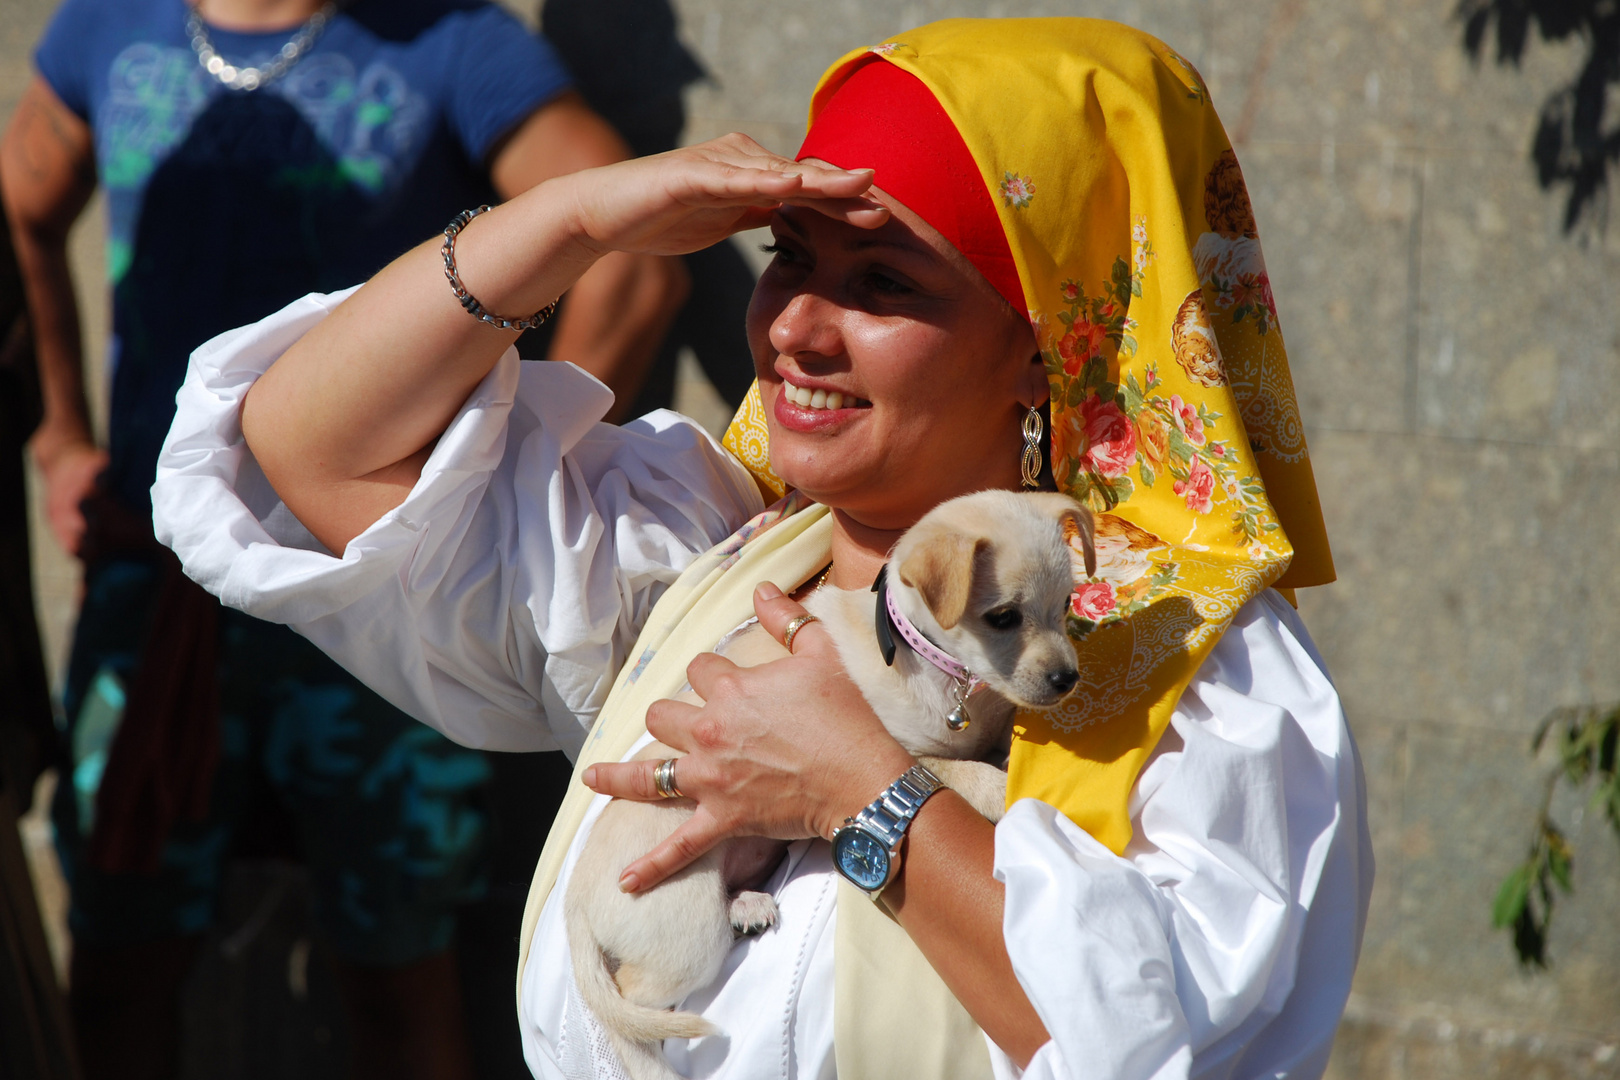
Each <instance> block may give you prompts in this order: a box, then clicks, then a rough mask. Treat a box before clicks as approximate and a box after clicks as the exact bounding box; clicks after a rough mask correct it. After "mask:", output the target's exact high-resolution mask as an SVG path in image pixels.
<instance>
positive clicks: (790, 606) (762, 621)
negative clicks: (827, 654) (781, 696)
mask: <svg viewBox="0 0 1620 1080" xmlns="http://www.w3.org/2000/svg"><path fill="white" fill-rule="evenodd" d="M754 614H755V615H757V616H759V625H760V626H763V627H764V628H765V630H766V632H767V633H769V634H770V635H771V637H773V638H775V639H776V640H777V641H779V642H781V644H782V645H783V646H786V645H787V628H788V626H789V625H790V624H791V623H792V622H793V620H794V619H797V618H798V617H799V616H801V615H806V614H808V612H806V611H805V610H804V605H803V604H801V603H799V602H798V601H797V600H795V599H793V597H791V596H785V595H783V593H782V590H781V589H778V588H777V587H776V586H775V585H773V584H772V583H771V582H769V581H764V582H761V583H760V585H759V587H758V588H756V589H755V590H754ZM831 647H832V638H831V637H830V636H829V635H828V634H827V629H826V627H824V626H822V625H821V621H820V620H819V619H811V620H810V621H809V622H806V623H802V624H800V626H799V629H798V631H797V632H796V633H795V634H794V635H793V649H792V652H793V653H794V654H795V655H802V654H803V653H804V651H805V649H807V648H816V649H821V648H831ZM693 689H696V684H695V683H694V684H693ZM698 692H699V693H702V691H698Z"/></svg>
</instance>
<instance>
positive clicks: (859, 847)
mask: <svg viewBox="0 0 1620 1080" xmlns="http://www.w3.org/2000/svg"><path fill="white" fill-rule="evenodd" d="M833 861H834V862H835V863H836V864H837V865H838V869H839V871H840V872H842V873H843V875H844V876H845V877H847V878H849V880H850V881H853V882H854V883H855V884H856V885H858V886H860V887H861V888H863V889H865V890H867V891H868V892H870V891H872V890H873V889H880V888H882V887H883V884H884V883H885V882H887V881H888V880H889V849H888V848H886V847H884V846H883V845H882V844H881V843H879V842H878V840H877V838H876V837H874V836H873V835H872V834H870V833H868V832H864V831H862V830H860V829H849V828H846V829H844V830H843V831H842V832H840V833H839V834H838V837H837V839H836V840H835V841H834V842H833Z"/></svg>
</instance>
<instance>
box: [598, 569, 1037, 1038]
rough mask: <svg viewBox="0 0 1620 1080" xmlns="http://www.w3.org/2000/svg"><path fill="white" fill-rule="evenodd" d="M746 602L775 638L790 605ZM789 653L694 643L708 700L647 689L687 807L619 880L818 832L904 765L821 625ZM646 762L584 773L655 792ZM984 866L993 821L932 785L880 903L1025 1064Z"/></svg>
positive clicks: (764, 593)
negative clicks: (742, 663) (729, 652)
mask: <svg viewBox="0 0 1620 1080" xmlns="http://www.w3.org/2000/svg"><path fill="white" fill-rule="evenodd" d="M754 610H755V612H756V613H757V614H758V615H759V619H760V624H761V625H763V626H764V627H765V628H766V629H768V630H769V631H770V632H771V634H772V635H773V636H775V637H776V638H777V640H779V641H780V640H781V637H782V630H783V629H784V628H785V627H786V625H787V623H788V621H789V620H790V619H791V618H793V617H794V616H796V615H798V614H801V613H802V612H803V611H804V609H803V608H802V607H800V606H799V605H798V604H797V603H796V602H794V601H793V600H791V599H789V598H787V597H785V596H782V595H781V593H780V592H778V591H777V590H776V589H775V586H771V585H765V586H761V587H760V591H759V592H758V593H756V594H755V598H754ZM793 651H794V656H793V658H792V659H789V660H783V661H779V662H777V663H773V664H765V665H762V666H760V667H754V668H748V669H746V670H744V669H740V668H737V667H736V666H735V665H734V664H732V663H731V661H729V660H726V659H724V658H722V657H719V656H716V655H714V654H712V653H706V654H704V655H702V656H699V657H698V658H697V659H696V660H694V661H693V662H692V664H691V666H690V667H688V669H687V674H688V676H689V678H690V679H691V682H692V687H693V689H694V690H696V691H697V692H698V693H699V694H700V695H701V696H702V697H703V698H704V700H705V702H706V703H707V704H706V705H704V706H703V707H702V708H701V709H700V708H699V707H697V706H693V705H689V704H685V703H681V702H675V701H661V702H658V703H656V704H655V705H653V707H652V708H651V709H649V710H648V712H647V730H648V731H649V732H650V733H651V734H652V735H653V737H654V738H656V739H658V740H659V741H660V742H662V743H664V744H665V745H667V746H672V747H674V748H675V749H677V750H681V751H683V752H685V753H686V754H687V756H686V757H683V758H682V759H681V764H680V767H679V771H678V776H679V782H680V787H681V791H682V792H684V793H685V794H687V795H688V796H691V797H692V798H694V799H695V800H696V802H697V804H698V809H697V813H696V814H694V815H693V816H692V817H691V818H690V819H689V820H688V821H687V822H686V824H684V825H682V826H681V827H680V828H679V829H677V830H676V831H675V832H674V833H673V834H672V835H671V836H670V837H669V838H668V839H667V840H665V841H664V842H663V843H662V844H660V845H659V846H658V847H656V848H654V849H653V850H652V851H651V852H649V853H648V854H647V855H646V856H644V857H642V858H640V859H637V860H636V861H635V862H633V863H631V864H630V865H629V866H628V867H627V868H626V870H625V873H626V878H621V879H620V887H621V888H626V889H628V890H630V891H637V890H640V889H644V888H650V887H652V886H653V885H655V884H657V883H658V882H659V881H662V880H663V879H664V878H666V877H668V876H669V875H670V874H673V873H674V872H676V871H677V870H679V869H680V868H681V867H683V866H685V865H686V864H687V863H689V862H691V861H692V860H693V859H695V858H696V857H697V856H698V855H701V854H702V853H703V852H704V851H707V850H708V849H709V848H710V847H712V846H713V845H714V844H716V843H718V842H719V841H720V840H723V839H725V838H726V837H728V836H734V835H748V834H759V833H764V834H766V835H771V836H777V837H779V838H781V839H795V838H799V837H806V836H820V837H822V838H829V837H831V835H832V832H833V830H834V829H835V828H836V827H837V826H838V825H840V824H842V822H843V821H844V819H845V818H848V817H854V816H855V815H856V814H857V813H859V812H860V811H861V810H862V809H863V808H865V807H866V806H867V804H869V803H870V802H871V801H872V800H873V799H875V798H876V797H877V795H878V793H879V792H881V791H882V790H883V789H884V788H885V787H886V786H887V785H888V784H889V783H890V782H891V781H893V780H894V779H895V777H897V776H899V775H900V774H901V773H903V772H905V771H906V769H908V768H910V767H911V766H912V765H914V764H915V763H916V759H915V758H913V757H912V756H911V755H910V754H908V753H906V751H905V749H904V748H903V747H902V746H901V745H900V744H899V743H898V742H896V741H895V739H894V738H893V737H892V736H891V735H890V734H889V733H888V732H887V731H886V730H884V728H883V726H882V724H881V722H880V721H879V720H878V718H877V717H876V716H875V715H873V713H872V710H871V707H870V706H869V705H867V704H866V701H865V699H864V698H863V697H862V696H861V693H860V690H859V689H858V688H857V687H856V686H855V684H854V682H853V681H851V680H850V679H849V678H848V676H846V675H845V674H844V673H843V667H842V665H841V664H840V663H839V661H838V657H837V650H836V647H835V646H834V644H833V642H832V640H831V638H830V637H829V636H828V635H827V634H826V633H825V632H824V631H823V630H822V629H821V628H820V627H819V626H817V625H815V624H811V625H810V626H807V627H805V629H804V630H803V631H801V632H800V634H799V636H798V637H796V638H795V639H794V642H793ZM789 702H791V703H793V705H792V707H791V709H790V707H789V706H788V704H787V703H789ZM652 767H653V763H651V762H643V761H637V762H627V763H623V764H612V765H595V766H592V767H591V768H589V769H587V770H586V771H585V774H584V777H583V779H584V781H585V783H586V784H587V785H588V786H589V787H591V788H592V789H593V790H595V791H599V792H604V793H606V794H609V795H615V796H619V797H622V798H632V799H643V800H649V799H655V798H657V797H658V796H657V792H656V790H655V788H654V786H653V781H652ZM994 868H995V827H994V826H993V825H991V824H990V822H988V821H986V820H985V819H984V818H983V817H981V816H979V813H978V812H977V811H976V810H974V809H973V808H972V807H971V806H970V805H968V803H967V802H966V801H965V800H964V799H963V798H962V797H961V796H959V795H957V794H956V793H955V792H954V791H949V790H946V791H941V792H939V793H938V794H936V795H935V796H934V797H933V798H931V799H929V800H928V802H927V803H926V804H925V805H924V806H923V808H922V810H921V811H919V812H918V814H917V818H916V820H915V821H913V822H912V826H911V829H910V831H909V832H908V834H907V837H906V843H905V849H904V851H903V854H902V860H901V871H900V876H899V877H897V878H896V879H895V880H894V881H893V882H892V883H891V884H890V885H889V887H888V888H887V889H886V890H884V893H883V896H882V903H883V904H885V905H886V906H887V907H888V908H889V910H890V911H892V912H893V913H894V915H895V918H896V919H897V920H898V921H899V923H900V925H901V926H902V927H904V928H905V930H906V932H907V933H908V934H910V935H911V939H912V941H914V942H915V943H916V944H917V947H918V948H919V949H920V950H922V953H923V955H924V956H926V957H927V958H928V962H929V963H930V964H932V965H933V968H934V970H935V971H936V972H938V973H939V976H940V978H941V979H943V980H945V985H946V986H948V987H950V989H951V993H952V994H954V995H955V996H956V999H957V1000H958V1001H960V1002H961V1003H962V1007H963V1008H965V1009H967V1011H968V1013H969V1015H971V1016H972V1017H973V1019H974V1020H976V1021H977V1022H978V1024H979V1026H980V1027H981V1028H983V1029H984V1032H985V1034H987V1035H988V1036H990V1038H991V1039H993V1040H994V1041H995V1043H996V1045H997V1046H999V1047H1001V1049H1002V1050H1003V1051H1005V1052H1006V1053H1007V1055H1008V1056H1009V1057H1011V1058H1012V1059H1013V1060H1014V1061H1016V1062H1017V1063H1018V1064H1019V1066H1020V1067H1023V1066H1025V1065H1027V1064H1028V1063H1029V1060H1030V1058H1031V1057H1033V1056H1034V1054H1035V1052H1036V1051H1037V1050H1039V1049H1040V1048H1041V1047H1042V1046H1043V1045H1045V1043H1046V1042H1047V1039H1048V1035H1047V1031H1046V1027H1045V1025H1044V1024H1043V1023H1042V1022H1041V1018H1040V1015H1039V1014H1038V1013H1036V1011H1035V1007H1034V1006H1033V1005H1032V1004H1030V1001H1029V996H1028V995H1027V994H1025V993H1024V988H1023V987H1022V986H1021V985H1020V984H1019V982H1018V978H1017V976H1016V975H1015V974H1014V972H1013V967H1012V960H1011V959H1010V958H1009V956H1008V954H1007V943H1006V938H1005V937H1004V935H1003V931H1002V912H1003V909H1004V907H1005V900H1006V887H1005V886H1003V885H1002V884H1001V883H1000V882H999V881H997V880H996V879H995V876H994ZM627 879H630V880H627Z"/></svg>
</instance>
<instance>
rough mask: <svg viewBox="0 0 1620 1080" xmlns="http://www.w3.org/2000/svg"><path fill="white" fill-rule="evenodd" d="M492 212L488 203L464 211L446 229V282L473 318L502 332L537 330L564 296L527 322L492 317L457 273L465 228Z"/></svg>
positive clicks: (444, 250) (457, 300)
mask: <svg viewBox="0 0 1620 1080" xmlns="http://www.w3.org/2000/svg"><path fill="white" fill-rule="evenodd" d="M488 209H489V205H488V204H487V203H486V204H485V205H483V206H480V207H479V208H478V209H476V210H463V211H462V212H461V213H459V214H457V215H456V216H455V217H454V218H452V219H451V221H450V224H448V225H446V226H445V227H444V246H443V247H442V248H440V249H439V251H440V254H442V255H443V256H444V276H445V279H446V280H447V281H449V282H450V291H451V292H453V293H455V295H456V302H457V303H459V304H460V305H461V306H462V308H463V309H465V310H466V312H467V314H469V315H471V316H472V317H473V318H475V319H482V320H483V321H484V322H487V323H489V325H491V326H498V327H500V328H501V329H502V330H519V331H521V330H533V329H534V328H535V327H537V326H539V325H540V324H541V323H543V322H545V321H546V320H547V319H549V318H551V313H552V312H554V311H556V310H557V303H558V301H560V300H561V299H562V297H560V296H559V297H557V299H556V300H553V301H552V302H551V303H549V304H547V305H546V306H545V307H543V308H541V309H540V310H539V311H537V312H535V313H534V314H533V315H530V316H529V317H528V318H527V319H507V318H502V317H501V316H499V315H491V314H490V313H489V312H487V311H485V310H484V305H483V304H480V303H479V302H478V298H477V297H475V296H473V294H472V293H470V292H468V291H467V286H465V285H463V284H462V283H461V275H460V274H458V273H457V272H456V236H457V235H458V234H459V233H460V232H461V230H462V229H465V228H466V227H467V223H468V222H469V221H471V220H472V219H473V218H475V217H477V216H478V215H479V214H482V213H483V212H484V211H486V210H488Z"/></svg>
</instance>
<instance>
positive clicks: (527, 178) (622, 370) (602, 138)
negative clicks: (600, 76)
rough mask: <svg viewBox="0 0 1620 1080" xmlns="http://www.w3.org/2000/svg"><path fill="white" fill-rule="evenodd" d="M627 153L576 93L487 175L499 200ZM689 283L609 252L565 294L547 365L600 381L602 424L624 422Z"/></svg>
mask: <svg viewBox="0 0 1620 1080" xmlns="http://www.w3.org/2000/svg"><path fill="white" fill-rule="evenodd" d="M629 156H630V148H629V147H628V146H626V145H625V144H624V140H622V139H621V138H619V136H618V133H617V132H615V131H614V130H613V129H612V128H611V127H609V126H608V124H607V123H606V121H604V120H603V119H602V118H601V117H600V116H597V115H596V113H594V112H592V111H591V109H590V108H589V107H588V106H587V105H586V104H585V102H584V99H582V98H581V97H580V96H579V95H578V94H576V93H568V94H563V95H562V96H561V97H558V98H556V99H555V100H553V101H551V102H548V103H547V104H546V105H544V106H542V107H541V108H540V109H537V110H536V111H535V112H534V113H533V114H532V115H531V116H530V117H529V118H528V119H527V120H525V121H524V122H523V123H522V124H520V125H518V127H517V129H516V130H515V131H513V132H512V133H511V134H510V135H508V136H507V137H506V138H505V139H504V140H502V142H501V143H500V145H498V146H497V147H496V149H495V151H494V153H493V155H492V156H491V159H490V176H491V178H492V179H493V180H494V182H495V189H496V191H498V192H499V193H500V195H501V198H503V199H511V198H513V197H514V196H517V195H519V194H521V193H523V192H525V191H527V190H529V188H531V187H534V186H535V185H536V184H539V183H542V182H544V181H546V180H550V179H553V178H554V177H558V176H562V175H564V174H567V173H571V172H577V171H579V170H581V169H590V168H595V167H596V166H599V165H611V164H613V163H614V162H617V161H623V160H625V159H626V158H628V157H629ZM690 286H691V282H690V280H689V279H688V277H687V274H686V269H685V267H684V266H683V265H682V264H681V262H680V260H678V259H673V258H663V257H660V256H657V255H648V254H632V253H630V252H623V251H614V252H609V253H608V254H606V255H604V256H602V258H601V259H600V260H598V261H597V263H596V264H595V265H594V266H592V267H591V268H590V269H589V270H587V271H586V272H585V273H584V274H583V275H581V277H580V279H579V281H578V282H577V283H575V285H574V287H573V288H572V289H570V290H569V291H568V302H567V303H566V304H565V305H564V306H563V308H562V311H561V312H560V313H559V315H558V318H557V328H556V333H555V336H554V337H553V338H552V343H551V355H550V358H551V359H553V360H567V361H571V362H572V363H575V364H578V365H579V366H580V367H582V368H584V369H585V370H586V371H589V372H590V373H591V374H592V375H595V376H596V377H597V378H598V379H601V380H602V381H603V382H605V383H607V385H608V386H609V387H611V388H612V389H613V393H614V395H615V396H616V397H617V401H616V402H615V403H614V406H613V409H612V411H611V412H609V413H608V415H607V417H606V419H607V420H608V421H609V422H610V423H618V422H620V421H622V420H626V419H629V416H628V410H629V409H630V406H631V405H632V403H633V402H634V401H635V396H636V393H637V391H639V390H640V388H641V383H642V381H643V380H644V379H645V378H646V375H647V368H648V366H649V365H650V364H651V363H652V361H653V358H654V357H655V356H656V355H657V353H658V346H659V343H660V342H661V341H663V338H664V334H665V332H667V331H668V329H669V324H670V322H671V320H673V319H674V317H675V313H676V312H677V311H679V310H680V306H681V304H682V303H683V302H684V301H685V299H686V295H687V292H688V290H689V289H690Z"/></svg>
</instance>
